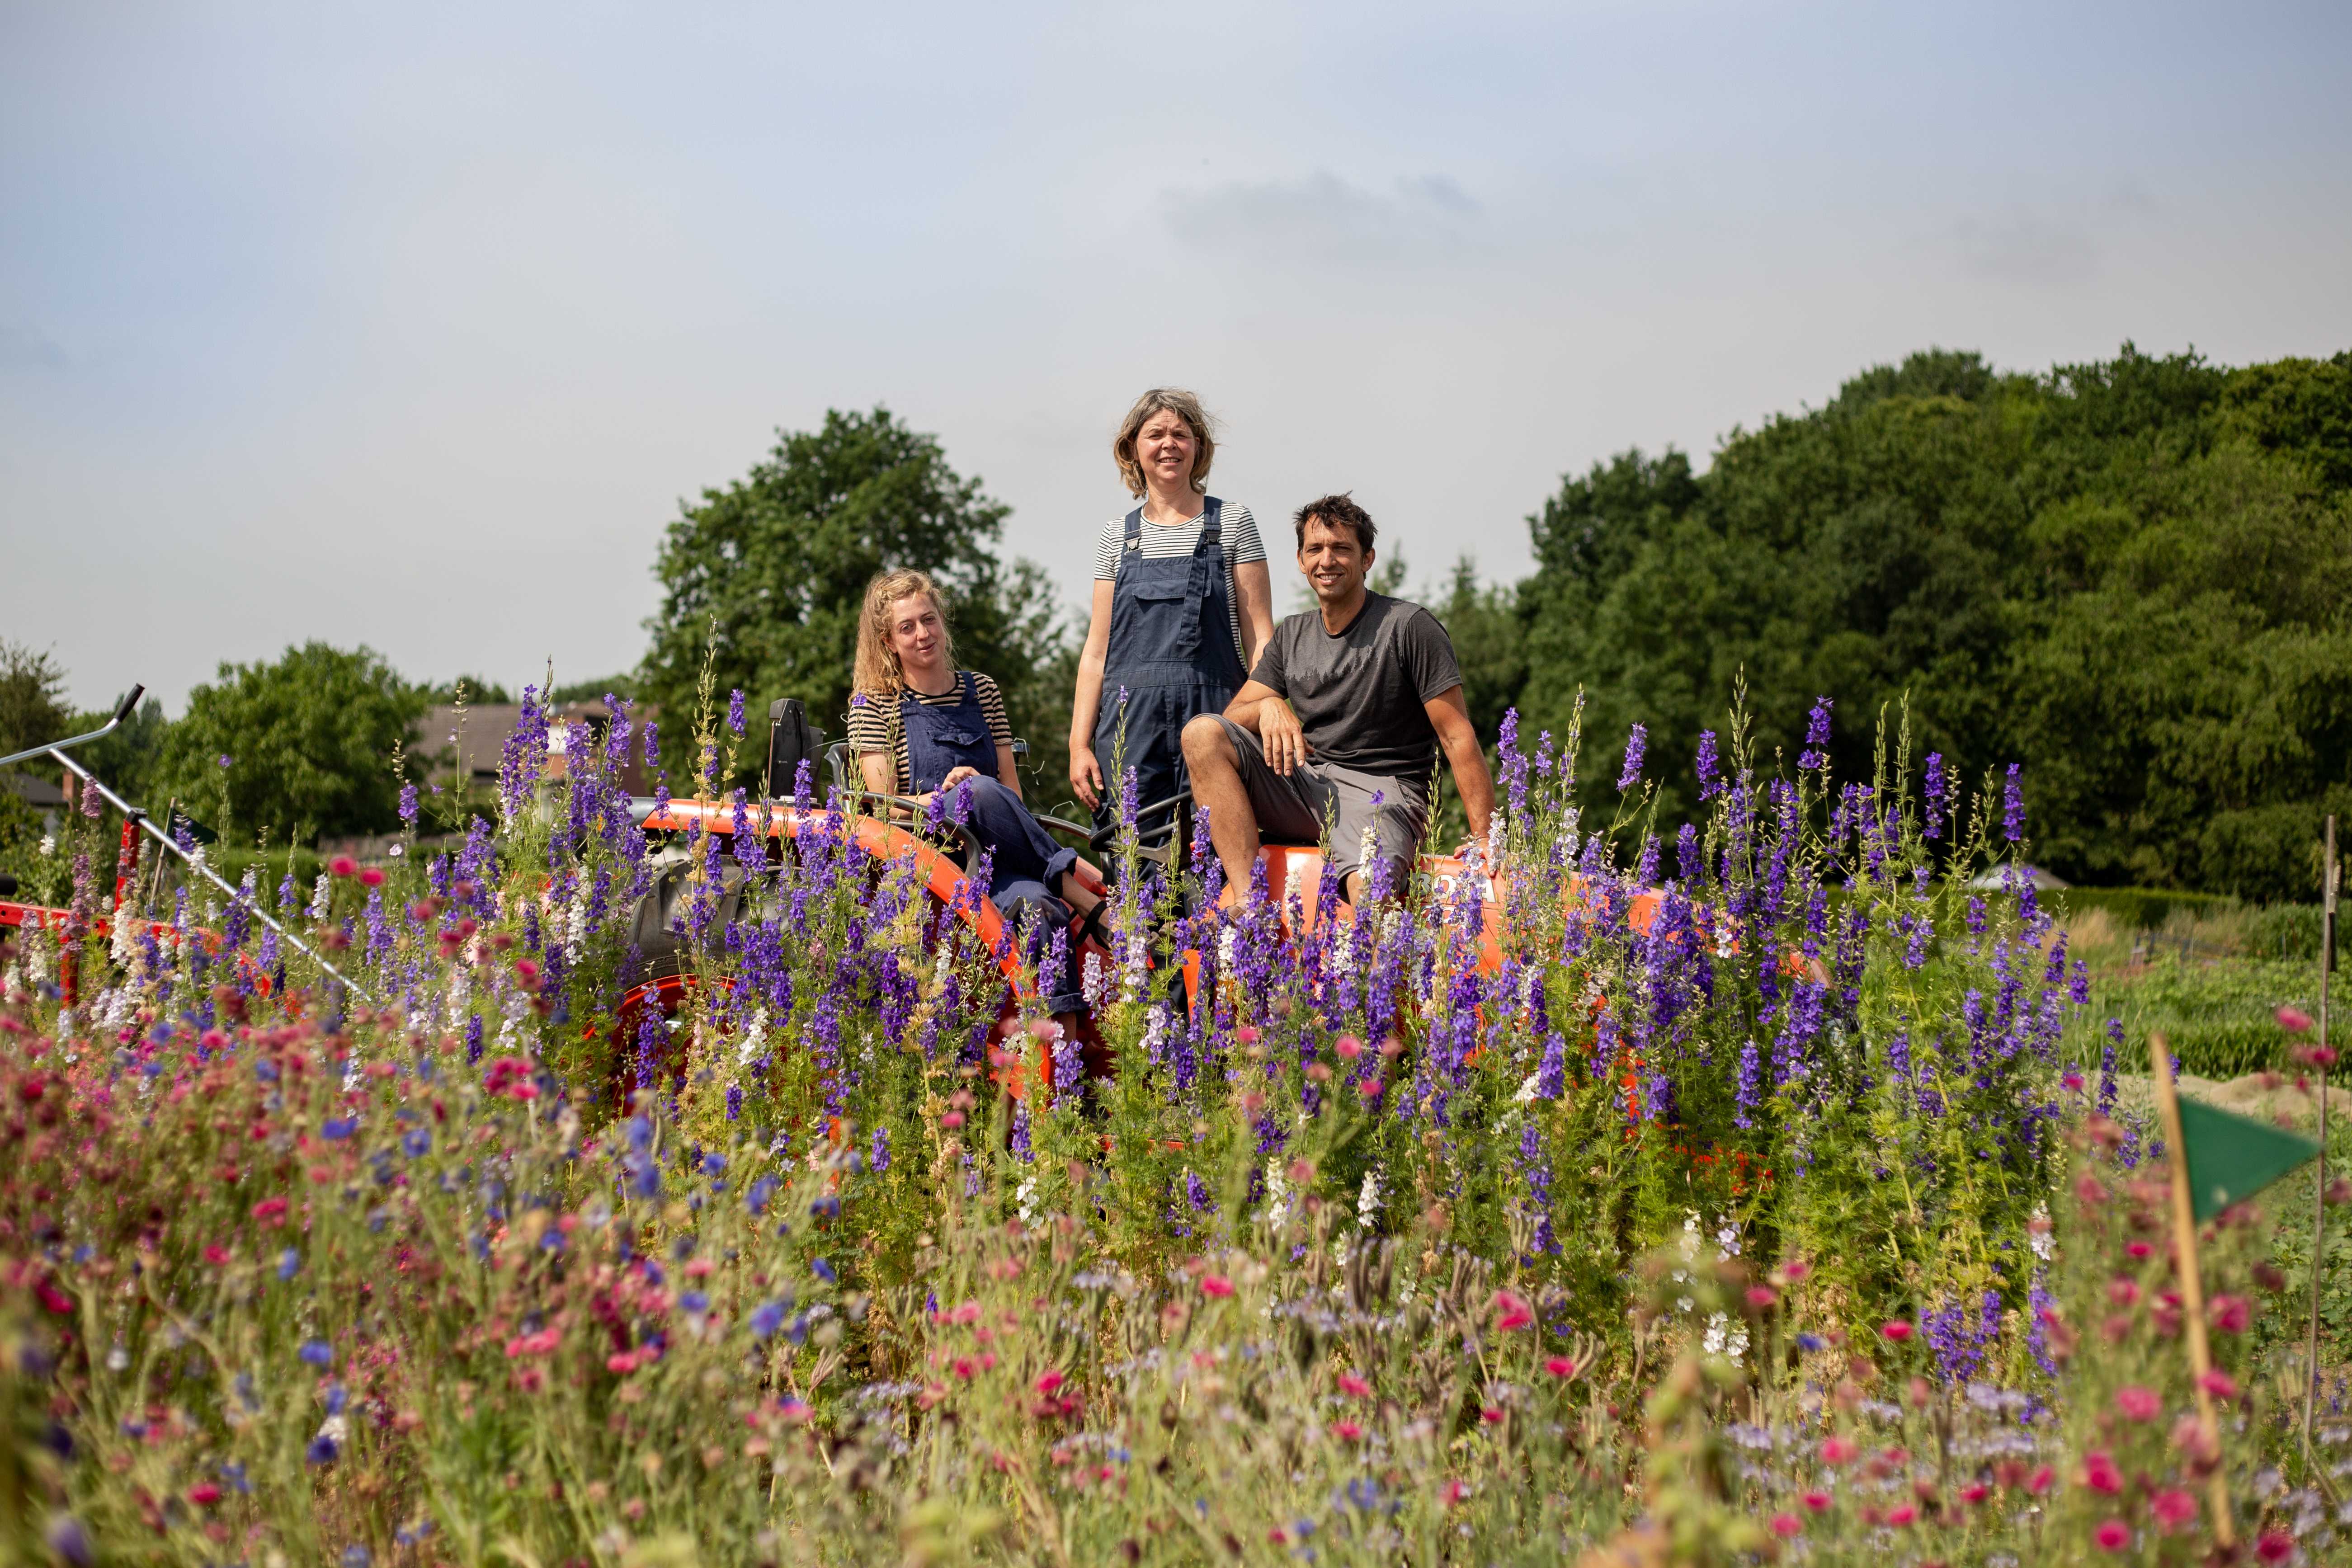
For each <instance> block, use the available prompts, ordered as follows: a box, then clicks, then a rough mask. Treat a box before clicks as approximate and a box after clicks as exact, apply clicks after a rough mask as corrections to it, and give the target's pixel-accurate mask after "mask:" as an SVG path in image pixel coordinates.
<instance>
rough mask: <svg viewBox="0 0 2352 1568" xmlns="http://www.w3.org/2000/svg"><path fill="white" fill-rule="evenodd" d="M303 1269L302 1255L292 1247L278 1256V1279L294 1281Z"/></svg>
mask: <svg viewBox="0 0 2352 1568" xmlns="http://www.w3.org/2000/svg"><path fill="white" fill-rule="evenodd" d="M301 1268H302V1255H301V1254H300V1253H299V1252H297V1251H295V1250H294V1249H293V1248H292V1247H288V1248H287V1249H286V1250H285V1251H283V1252H281V1253H279V1254H278V1278H279V1279H293V1278H294V1276H295V1275H296V1274H298V1273H299V1272H300V1271H301Z"/></svg>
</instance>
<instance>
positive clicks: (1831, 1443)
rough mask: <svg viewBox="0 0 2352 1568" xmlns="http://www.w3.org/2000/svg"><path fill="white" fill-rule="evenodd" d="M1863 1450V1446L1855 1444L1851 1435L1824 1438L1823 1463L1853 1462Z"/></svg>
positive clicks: (1841, 1463)
mask: <svg viewBox="0 0 2352 1568" xmlns="http://www.w3.org/2000/svg"><path fill="white" fill-rule="evenodd" d="M1861 1452H1862V1450H1861V1448H1859V1447H1856V1446H1855V1444H1854V1442H1853V1439H1852V1438H1851V1437H1824V1438H1822V1464H1824V1465H1846V1464H1852V1463H1853V1460H1854V1458H1855V1457H1856V1456H1857V1455H1859V1454H1860V1453H1861Z"/></svg>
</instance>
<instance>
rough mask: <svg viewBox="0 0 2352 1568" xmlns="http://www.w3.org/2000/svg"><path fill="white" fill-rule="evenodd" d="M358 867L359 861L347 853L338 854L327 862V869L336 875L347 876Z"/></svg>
mask: <svg viewBox="0 0 2352 1568" xmlns="http://www.w3.org/2000/svg"><path fill="white" fill-rule="evenodd" d="M359 868H360V863H359V862H358V861H356V860H354V859H352V858H351V857H350V856H348V855H338V856H336V857H335V858H333V859H331V860H330V861H328V862H327V869H328V870H330V871H332V872H333V873H334V874H335V875H336V876H338V877H348V876H350V875H351V874H352V872H354V871H356V870H358V869H359Z"/></svg>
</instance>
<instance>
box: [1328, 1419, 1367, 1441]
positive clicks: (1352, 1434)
mask: <svg viewBox="0 0 2352 1568" xmlns="http://www.w3.org/2000/svg"><path fill="white" fill-rule="evenodd" d="M1363 1435H1364V1429H1363V1428H1362V1427H1361V1426H1357V1425H1356V1424H1355V1423H1354V1422H1353V1421H1334V1422H1332V1423H1331V1436H1334V1437H1337V1438H1339V1440H1340V1441H1341V1442H1343V1443H1352V1442H1354V1441H1355V1440H1356V1439H1357V1438H1359V1437H1360V1436H1363Z"/></svg>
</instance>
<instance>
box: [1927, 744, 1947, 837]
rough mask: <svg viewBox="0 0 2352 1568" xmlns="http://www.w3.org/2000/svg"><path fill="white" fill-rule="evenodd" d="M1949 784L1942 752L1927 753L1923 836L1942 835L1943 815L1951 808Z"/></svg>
mask: <svg viewBox="0 0 2352 1568" xmlns="http://www.w3.org/2000/svg"><path fill="white" fill-rule="evenodd" d="M1951 804H1952V803H1951V785H1950V783H1949V781H1948V779H1947V778H1946V776H1945V773H1944V754H1943V753H1942V752H1928V753H1927V823H1926V825H1925V826H1923V827H1922V828H1921V829H1920V833H1921V835H1922V836H1923V837H1928V838H1940V837H1943V836H1944V817H1945V816H1946V815H1947V814H1948V812H1949V811H1950V810H1951Z"/></svg>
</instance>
